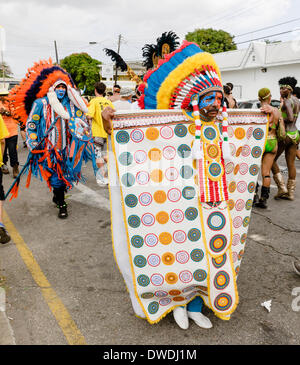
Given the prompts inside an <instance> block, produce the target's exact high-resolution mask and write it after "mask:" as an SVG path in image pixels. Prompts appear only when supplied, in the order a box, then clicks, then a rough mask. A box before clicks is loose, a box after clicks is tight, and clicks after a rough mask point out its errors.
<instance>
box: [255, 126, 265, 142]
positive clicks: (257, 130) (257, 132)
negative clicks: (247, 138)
mask: <svg viewBox="0 0 300 365" xmlns="http://www.w3.org/2000/svg"><path fill="white" fill-rule="evenodd" d="M253 137H254V138H255V139H256V140H260V139H262V138H263V137H264V131H263V130H262V129H261V128H255V129H254V131H253Z"/></svg>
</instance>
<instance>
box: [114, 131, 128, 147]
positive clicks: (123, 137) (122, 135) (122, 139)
mask: <svg viewBox="0 0 300 365" xmlns="http://www.w3.org/2000/svg"><path fill="white" fill-rule="evenodd" d="M116 140H117V142H118V143H120V144H126V143H128V142H129V134H128V132H126V131H119V132H117V134H116Z"/></svg>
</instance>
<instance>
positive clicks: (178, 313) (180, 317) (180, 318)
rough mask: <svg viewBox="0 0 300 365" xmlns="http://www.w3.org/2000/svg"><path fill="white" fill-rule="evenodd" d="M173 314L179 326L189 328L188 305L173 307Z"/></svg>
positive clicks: (184, 328)
mask: <svg viewBox="0 0 300 365" xmlns="http://www.w3.org/2000/svg"><path fill="white" fill-rule="evenodd" d="M173 316H174V319H175V322H176V323H177V324H178V326H179V327H180V328H181V329H183V330H186V329H188V328H189V319H188V315H187V310H186V307H176V308H174V309H173Z"/></svg>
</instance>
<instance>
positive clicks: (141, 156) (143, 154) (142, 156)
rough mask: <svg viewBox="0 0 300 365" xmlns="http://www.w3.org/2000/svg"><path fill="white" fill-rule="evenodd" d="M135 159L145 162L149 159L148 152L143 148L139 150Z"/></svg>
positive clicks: (137, 161) (138, 161)
mask: <svg viewBox="0 0 300 365" xmlns="http://www.w3.org/2000/svg"><path fill="white" fill-rule="evenodd" d="M134 160H135V162H136V163H139V164H140V163H144V162H145V161H146V160H147V153H146V152H145V151H143V150H138V151H136V152H135V153H134Z"/></svg>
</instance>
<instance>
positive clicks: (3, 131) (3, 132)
mask: <svg viewBox="0 0 300 365" xmlns="http://www.w3.org/2000/svg"><path fill="white" fill-rule="evenodd" d="M8 135H9V133H8V130H7V128H6V125H5V123H4V120H3V118H2V116H1V115H0V143H1V149H0V243H2V244H4V243H7V242H9V241H10V237H9V235H8V234H7V232H6V229H5V227H4V224H3V219H2V211H3V203H2V202H3V201H4V200H5V195H4V189H3V185H2V169H1V166H2V165H3V161H2V159H3V157H2V156H3V151H4V147H5V138H6V137H8Z"/></svg>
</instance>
